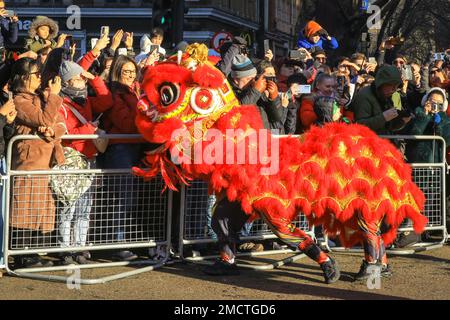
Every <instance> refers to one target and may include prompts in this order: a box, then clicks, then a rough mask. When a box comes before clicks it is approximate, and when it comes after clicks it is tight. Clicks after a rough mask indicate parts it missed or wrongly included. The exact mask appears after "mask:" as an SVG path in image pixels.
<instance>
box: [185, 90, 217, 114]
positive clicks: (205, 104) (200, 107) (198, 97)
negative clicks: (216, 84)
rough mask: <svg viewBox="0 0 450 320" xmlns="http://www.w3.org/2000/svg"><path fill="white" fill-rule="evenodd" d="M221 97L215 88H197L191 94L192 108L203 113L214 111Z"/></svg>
mask: <svg viewBox="0 0 450 320" xmlns="http://www.w3.org/2000/svg"><path fill="white" fill-rule="evenodd" d="M218 100H219V101H220V97H219V96H218V94H217V92H216V91H214V90H209V89H203V88H195V89H194V90H193V91H192V95H191V107H192V109H193V110H194V111H195V112H196V113H198V114H201V115H208V114H210V113H212V112H213V111H214V110H215V109H216V108H217V106H218Z"/></svg>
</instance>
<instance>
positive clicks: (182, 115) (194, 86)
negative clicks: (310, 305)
mask: <svg viewBox="0 0 450 320" xmlns="http://www.w3.org/2000/svg"><path fill="white" fill-rule="evenodd" d="M177 60H178V61H177ZM143 89H144V92H145V96H144V97H143V98H142V99H141V101H140V102H139V105H138V109H139V110H140V112H138V116H137V118H136V124H137V127H138V128H139V131H140V132H141V133H142V135H143V136H144V138H145V139H146V140H147V141H149V142H151V143H154V144H159V145H160V146H159V148H157V149H156V150H154V151H152V152H151V153H148V155H147V156H146V158H145V163H146V165H148V167H149V168H148V169H145V170H142V169H139V168H134V172H135V174H137V175H139V176H142V177H144V178H146V179H151V178H153V177H155V176H156V175H157V174H159V173H161V174H162V176H163V178H164V180H165V182H166V184H167V185H168V187H169V188H171V189H173V190H176V187H175V186H176V185H177V184H178V183H188V181H189V180H191V179H202V180H205V181H207V182H208V183H209V189H210V192H211V193H214V194H216V196H217V198H218V199H219V201H218V203H219V204H218V205H217V207H218V208H217V209H216V211H215V213H214V216H216V215H217V216H218V217H219V218H218V219H220V215H221V214H226V215H228V216H227V217H229V218H230V220H232V219H235V220H239V221H238V223H237V224H236V226H234V228H232V230H220V225H219V226H217V224H216V227H214V223H213V228H214V230H215V231H216V233H218V237H219V245H220V250H221V260H220V261H219V262H218V263H219V264H220V263H222V264H224V263H228V264H229V265H235V264H234V255H235V252H236V249H235V242H236V239H235V237H233V235H234V234H237V233H238V232H239V231H240V229H241V227H242V225H243V224H244V223H245V222H246V220H248V219H249V218H263V219H264V220H265V221H266V223H267V224H268V225H269V227H271V229H272V230H273V232H274V233H275V234H276V235H277V236H278V237H279V238H280V239H281V240H282V241H284V242H286V243H287V244H289V245H290V246H291V247H296V248H299V249H300V250H302V251H303V252H304V253H305V254H306V255H308V256H309V257H311V258H312V259H314V260H315V261H317V262H318V263H319V264H320V265H321V267H322V270H323V271H324V275H325V280H326V282H327V283H331V282H334V281H336V280H337V279H338V278H339V270H338V268H337V266H336V263H335V262H334V260H333V259H331V258H330V257H328V256H327V255H326V254H325V253H324V252H322V251H321V250H320V248H319V247H318V246H317V245H316V244H315V243H314V241H313V240H312V239H311V238H310V237H309V236H308V235H306V234H305V233H304V232H303V231H301V230H299V229H297V228H296V227H295V226H294V225H293V224H292V221H293V220H295V219H296V218H297V216H298V214H299V213H303V214H304V215H305V216H306V218H307V219H308V221H309V223H310V224H311V225H322V226H323V229H324V232H326V233H327V234H328V235H330V236H339V237H340V241H341V243H342V244H343V245H344V246H346V247H352V246H354V245H355V244H358V243H363V244H364V249H365V253H366V257H365V262H364V263H366V264H368V263H377V264H379V265H383V267H384V268H386V266H387V260H386V254H385V250H384V246H385V245H387V244H390V243H392V242H393V240H394V239H395V237H396V234H397V228H398V227H399V225H400V224H401V223H402V221H403V220H404V219H406V218H408V219H411V220H412V221H413V223H414V229H415V231H416V232H417V233H421V232H422V231H423V229H424V227H425V225H426V223H427V219H426V218H425V217H424V216H423V215H422V214H421V211H422V210H423V208H424V203H425V198H424V195H423V193H422V192H421V191H420V189H419V188H418V187H417V186H416V185H415V184H414V183H413V182H412V178H411V168H410V166H408V165H407V164H405V163H404V161H403V157H402V155H401V154H400V153H399V152H398V151H397V149H396V148H395V147H394V146H393V145H392V144H391V143H390V142H389V141H387V140H383V139H381V138H379V137H378V136H377V135H376V134H375V133H373V132H372V131H371V130H370V129H368V128H366V127H364V126H360V125H346V124H328V125H326V126H324V127H322V128H318V127H313V128H312V129H311V130H310V131H309V132H307V133H306V134H304V135H302V136H300V137H292V136H289V137H281V138H274V137H272V136H271V134H270V133H269V131H267V130H264V129H263V123H262V120H261V116H260V114H259V111H258V110H257V108H256V107H255V106H242V105H240V104H239V102H238V101H237V99H236V97H235V95H234V93H233V91H232V90H231V88H230V85H229V84H228V82H227V80H226V79H225V78H224V76H223V74H222V73H221V72H220V71H219V70H217V69H216V68H215V67H214V66H213V65H212V64H211V63H209V61H208V56H207V48H206V46H204V45H199V44H193V45H191V46H189V47H188V48H187V50H186V53H185V54H183V56H182V57H181V56H178V59H177V57H172V58H171V59H169V61H168V62H165V63H160V64H158V65H156V66H155V67H151V68H149V69H148V70H147V72H146V74H145V77H144V81H143ZM236 130H237V131H236ZM230 132H231V133H233V134H234V135H231V134H230ZM236 132H237V134H236ZM255 132H256V135H255ZM217 133H219V135H220V136H218V134H217ZM260 133H264V134H265V136H266V137H269V138H268V139H266V141H264V143H263V142H262V139H259V140H257V141H256V143H255V139H252V138H254V137H255V136H259V134H260ZM264 134H263V135H261V136H264ZM274 147H277V148H274ZM242 150H244V151H246V152H245V153H244V157H242V154H241V155H239V152H240V151H242ZM273 150H275V151H273ZM221 152H222V154H221ZM264 152H265V153H264ZM254 154H257V155H261V154H264V156H260V157H256V158H258V159H256V160H255V157H253V158H252V155H254ZM201 155H212V156H210V158H211V157H212V158H213V159H200V160H199V159H198V158H199V156H200V158H201ZM215 157H216V158H215ZM239 157H240V158H239ZM225 158H226V161H225V160H224V159H225ZM273 158H276V160H274V161H272V163H268V161H267V159H273ZM180 159H181V160H182V161H179V160H180ZM230 160H231V161H230ZM174 161H175V162H178V165H176V164H174ZM273 162H277V163H276V164H277V165H276V166H274V167H276V168H277V169H278V170H277V171H275V172H270V170H269V169H270V168H269V167H271V166H273ZM265 169H266V171H267V172H269V173H263V172H264V170H265ZM242 215H244V216H245V219H242ZM214 216H213V221H214ZM222 218H223V217H222ZM382 222H383V225H385V226H386V227H387V231H386V232H384V233H383V234H381V232H380V225H381V224H382ZM218 229H219V230H218ZM364 263H363V265H364ZM216 267H217V266H216ZM219 267H220V265H219ZM215 269H216V270H217V269H220V268H215Z"/></svg>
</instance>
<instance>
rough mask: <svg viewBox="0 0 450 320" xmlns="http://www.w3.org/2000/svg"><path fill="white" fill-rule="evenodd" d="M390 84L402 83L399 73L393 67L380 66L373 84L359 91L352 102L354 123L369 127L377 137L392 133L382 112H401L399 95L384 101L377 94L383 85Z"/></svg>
mask: <svg viewBox="0 0 450 320" xmlns="http://www.w3.org/2000/svg"><path fill="white" fill-rule="evenodd" d="M392 83H395V84H401V83H402V80H401V74H400V72H399V71H398V69H397V68H395V67H393V66H382V67H381V68H380V69H379V71H378V72H377V74H376V77H375V81H374V83H372V85H371V86H369V87H365V88H363V89H362V90H361V91H359V92H358V93H357V94H356V96H355V98H354V100H353V102H352V106H351V109H352V111H353V113H354V116H355V121H356V123H359V124H363V125H365V126H367V127H369V128H370V129H372V130H373V131H375V132H376V133H377V134H378V135H389V134H392V133H393V132H392V131H391V130H390V129H389V123H387V122H386V120H385V119H384V116H383V112H384V111H386V110H388V109H390V108H392V107H395V108H397V109H399V110H402V105H401V102H400V94H399V93H394V95H393V96H392V97H391V98H390V99H384V98H383V97H381V96H380V95H379V93H378V89H379V88H380V87H381V86H382V85H383V84H392Z"/></svg>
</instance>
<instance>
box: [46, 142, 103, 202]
mask: <svg viewBox="0 0 450 320" xmlns="http://www.w3.org/2000/svg"><path fill="white" fill-rule="evenodd" d="M64 157H65V161H64V163H63V164H62V165H56V166H54V167H53V169H54V170H58V171H64V170H88V169H90V165H89V162H88V161H87V159H86V157H85V156H84V155H83V154H82V153H80V152H78V151H76V150H75V149H73V148H69V147H65V148H64ZM93 180H94V176H93V175H91V174H70V175H64V174H62V175H51V176H50V186H51V189H52V191H53V193H54V195H55V197H56V199H57V200H58V201H61V202H62V203H63V204H64V205H68V206H71V205H73V204H74V203H75V202H76V201H77V200H78V199H79V198H80V197H81V196H82V195H83V194H84V193H86V192H87V191H88V190H89V188H90V187H91V185H92V182H93Z"/></svg>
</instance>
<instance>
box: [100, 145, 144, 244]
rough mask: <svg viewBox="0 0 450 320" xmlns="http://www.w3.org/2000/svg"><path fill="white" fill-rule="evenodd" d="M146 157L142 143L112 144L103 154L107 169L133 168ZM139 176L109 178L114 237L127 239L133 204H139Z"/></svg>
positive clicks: (104, 164) (117, 239) (122, 239)
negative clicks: (137, 197)
mask: <svg viewBox="0 0 450 320" xmlns="http://www.w3.org/2000/svg"><path fill="white" fill-rule="evenodd" d="M143 157H144V152H143V145H142V144H112V145H110V146H109V147H108V149H107V150H106V152H105V153H104V155H103V161H104V163H103V167H104V168H105V169H131V167H133V166H137V165H138V164H139V162H140V160H141V159H142V158H143ZM136 181H137V178H135V177H133V176H132V175H131V174H130V175H120V176H119V177H118V176H111V177H109V178H108V179H107V185H108V190H109V196H110V197H111V207H112V209H113V212H114V213H113V219H114V221H113V226H114V231H113V232H114V237H115V240H116V241H124V240H125V239H126V237H125V234H126V227H127V226H131V220H132V216H131V213H132V212H133V206H136V205H137V201H136V194H138V192H137V183H136Z"/></svg>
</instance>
